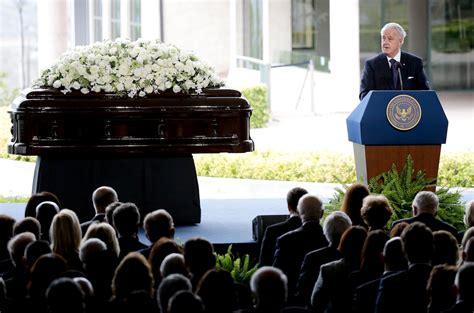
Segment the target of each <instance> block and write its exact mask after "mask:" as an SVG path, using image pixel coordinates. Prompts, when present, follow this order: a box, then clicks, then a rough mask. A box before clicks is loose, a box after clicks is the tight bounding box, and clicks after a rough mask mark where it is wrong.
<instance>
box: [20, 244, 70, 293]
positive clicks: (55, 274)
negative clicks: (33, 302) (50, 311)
mask: <svg viewBox="0 0 474 313" xmlns="http://www.w3.org/2000/svg"><path fill="white" fill-rule="evenodd" d="M66 270H67V263H66V261H65V260H64V258H62V257H61V256H60V255H57V254H54V253H48V254H45V255H42V256H40V257H39V258H38V260H36V262H35V264H34V265H33V268H32V269H31V280H30V283H29V294H30V296H31V297H33V298H38V297H39V298H41V299H42V298H44V295H45V292H46V289H47V288H48V286H49V284H50V283H51V282H52V281H53V280H55V279H56V278H59V277H60V276H61V275H63V274H64V273H65V272H66Z"/></svg>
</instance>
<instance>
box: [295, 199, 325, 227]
mask: <svg viewBox="0 0 474 313" xmlns="http://www.w3.org/2000/svg"><path fill="white" fill-rule="evenodd" d="M298 213H299V215H300V217H301V221H302V222H303V223H304V222H307V221H319V219H320V218H321V216H322V213H323V203H322V201H321V200H320V199H319V198H318V197H316V196H314V195H310V194H306V195H304V196H303V197H301V198H300V200H299V201H298Z"/></svg>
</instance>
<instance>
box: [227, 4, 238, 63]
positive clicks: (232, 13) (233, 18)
mask: <svg viewBox="0 0 474 313" xmlns="http://www.w3.org/2000/svg"><path fill="white" fill-rule="evenodd" d="M236 10H237V3H236V0H229V52H230V53H229V68H230V69H232V68H234V67H235V66H236V60H235V56H236V53H237V11H236Z"/></svg>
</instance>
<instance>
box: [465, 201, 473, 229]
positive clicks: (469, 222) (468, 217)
mask: <svg viewBox="0 0 474 313" xmlns="http://www.w3.org/2000/svg"><path fill="white" fill-rule="evenodd" d="M464 224H466V226H467V227H471V226H474V200H471V201H469V202H468V203H466V207H465V209H464Z"/></svg>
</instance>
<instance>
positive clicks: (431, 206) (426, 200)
mask: <svg viewBox="0 0 474 313" xmlns="http://www.w3.org/2000/svg"><path fill="white" fill-rule="evenodd" d="M438 205H439V199H438V196H437V195H436V194H435V193H433V192H431V191H420V192H419V193H417V194H416V196H415V199H413V209H414V210H415V215H418V214H420V213H429V214H433V215H435V214H436V212H437V210H438Z"/></svg>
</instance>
